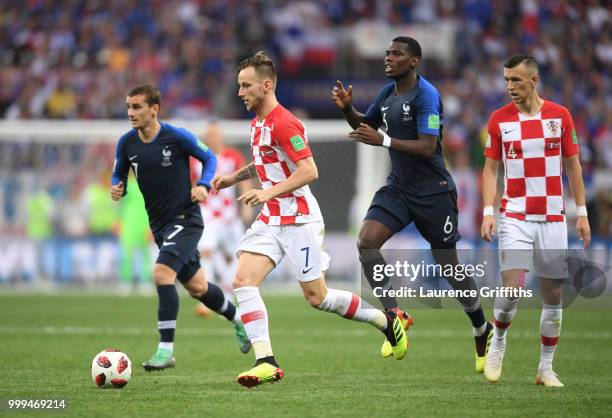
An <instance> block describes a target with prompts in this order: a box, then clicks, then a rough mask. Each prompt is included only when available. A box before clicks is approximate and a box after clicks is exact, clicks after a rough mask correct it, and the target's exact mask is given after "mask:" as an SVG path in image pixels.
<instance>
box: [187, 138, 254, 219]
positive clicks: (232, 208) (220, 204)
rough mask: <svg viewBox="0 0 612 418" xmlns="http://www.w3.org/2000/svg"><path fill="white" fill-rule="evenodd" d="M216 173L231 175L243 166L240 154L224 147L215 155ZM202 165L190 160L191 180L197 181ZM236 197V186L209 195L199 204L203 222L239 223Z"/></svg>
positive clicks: (197, 161)
mask: <svg viewBox="0 0 612 418" xmlns="http://www.w3.org/2000/svg"><path fill="white" fill-rule="evenodd" d="M216 157H217V172H216V173H215V175H224V174H229V173H233V172H234V171H236V170H238V169H239V168H241V167H243V166H244V165H245V162H244V157H243V156H242V154H241V153H240V152H239V151H238V150H236V149H234V148H231V147H225V148H223V150H222V151H221V152H220V153H219V154H217V155H216ZM201 170H202V163H201V162H200V161H199V160H197V159H196V158H191V178H192V179H199V178H200V172H201ZM237 197H238V196H237V195H236V186H235V185H234V186H231V187H227V188H225V189H221V190H219V191H218V192H217V193H209V194H208V199H207V200H206V201H205V202H200V206H201V208H202V216H203V217H204V222H222V223H225V224H231V223H233V222H236V221H240V216H239V214H240V213H239V207H238V205H239V202H238V201H237V200H236V199H237Z"/></svg>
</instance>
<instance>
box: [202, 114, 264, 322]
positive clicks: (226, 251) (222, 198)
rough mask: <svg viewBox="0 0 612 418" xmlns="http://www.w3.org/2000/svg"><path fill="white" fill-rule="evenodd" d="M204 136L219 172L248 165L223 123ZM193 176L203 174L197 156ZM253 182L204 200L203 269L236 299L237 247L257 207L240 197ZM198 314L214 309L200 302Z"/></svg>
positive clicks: (207, 131)
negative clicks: (230, 142)
mask: <svg viewBox="0 0 612 418" xmlns="http://www.w3.org/2000/svg"><path fill="white" fill-rule="evenodd" d="M202 139H203V140H204V142H205V143H206V145H207V146H208V148H209V149H210V150H211V151H212V152H213V154H215V156H216V157H217V172H216V174H217V175H220V176H221V175H225V174H230V173H233V172H234V171H237V170H238V169H240V168H242V167H243V166H244V165H245V162H244V157H243V156H242V154H241V153H240V151H238V150H237V149H235V148H232V147H229V146H226V145H225V143H224V139H223V131H222V130H221V126H220V125H219V124H218V123H216V122H211V123H209V124H208V126H207V127H206V130H205V131H204V133H203V134H202ZM191 163H192V165H191V168H192V176H191V177H192V179H194V178H196V177H199V173H200V172H201V169H202V164H201V163H200V162H199V161H198V160H197V159H195V158H192V159H191ZM250 186H251V182H240V183H238V185H237V187H238V190H236V187H234V186H231V187H228V188H225V189H221V190H219V191H218V192H217V193H210V194H209V195H208V199H207V200H206V201H204V202H200V209H201V211H202V217H203V218H204V221H205V222H206V227H205V228H204V233H203V234H202V238H200V241H199V242H198V251H200V255H201V256H202V268H204V273H205V276H206V279H207V280H208V281H211V282H217V283H218V284H219V285H220V286H221V289H222V290H223V293H225V296H226V297H227V298H230V299H233V297H234V293H233V292H232V280H233V279H234V276H235V274H236V269H237V268H238V259H237V258H236V249H237V248H238V244H239V243H240V237H242V234H243V233H244V225H245V224H247V223H249V222H251V220H252V217H253V208H252V207H250V206H248V205H240V204H239V203H238V201H237V200H236V198H237V197H238V196H240V195H241V194H243V193H246V192H247V191H248V190H249V188H250ZM196 313H197V314H198V315H201V316H203V317H206V318H208V317H211V316H212V312H211V311H210V310H209V309H208V308H206V306H205V305H204V304H203V303H198V305H197V306H196Z"/></svg>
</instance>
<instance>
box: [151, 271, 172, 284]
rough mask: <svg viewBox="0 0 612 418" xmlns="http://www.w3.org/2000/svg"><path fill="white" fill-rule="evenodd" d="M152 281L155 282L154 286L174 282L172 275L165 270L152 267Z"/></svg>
mask: <svg viewBox="0 0 612 418" xmlns="http://www.w3.org/2000/svg"><path fill="white" fill-rule="evenodd" d="M153 282H154V283H155V286H164V285H168V284H174V276H173V275H172V274H170V273H169V272H167V271H165V270H161V269H154V270H153Z"/></svg>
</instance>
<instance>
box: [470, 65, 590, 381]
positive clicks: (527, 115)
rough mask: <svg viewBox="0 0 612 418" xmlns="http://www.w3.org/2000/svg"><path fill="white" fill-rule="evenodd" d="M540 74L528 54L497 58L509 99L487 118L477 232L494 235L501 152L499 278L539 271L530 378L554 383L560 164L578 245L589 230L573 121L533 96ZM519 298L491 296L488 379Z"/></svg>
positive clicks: (561, 228)
mask: <svg viewBox="0 0 612 418" xmlns="http://www.w3.org/2000/svg"><path fill="white" fill-rule="evenodd" d="M539 79H540V75H539V68H538V63H537V62H536V60H535V59H534V57H532V56H530V55H515V56H513V57H511V58H509V59H508V60H507V61H506V62H505V63H504V80H505V81H506V88H507V91H508V94H509V95H510V98H511V99H512V102H511V103H508V104H507V105H505V106H503V107H501V108H500V109H498V110H496V111H495V112H493V114H491V118H490V119H489V128H488V132H489V134H488V136H487V142H486V146H485V153H484V154H485V157H486V159H485V166H484V170H483V186H482V200H483V204H484V209H483V220H482V228H481V233H482V237H483V238H484V239H485V240H486V241H492V236H493V235H494V234H495V227H496V221H495V215H494V211H493V203H494V200H495V194H496V191H497V169H498V166H499V161H500V160H502V159H503V163H504V186H505V187H504V196H503V197H502V200H501V207H500V215H501V216H500V220H499V254H500V257H499V259H500V270H501V277H502V284H503V286H504V287H510V288H513V289H519V288H522V287H524V286H525V272H526V271H529V270H530V269H531V268H532V266H533V269H534V271H535V274H536V275H537V276H538V277H539V278H540V294H541V296H542V315H541V317H540V340H541V345H540V363H539V365H538V371H537V374H536V383H537V384H539V385H544V386H553V387H561V386H563V383H561V381H560V380H559V378H558V376H557V374H556V373H555V372H554V371H553V369H552V362H553V356H554V354H555V350H556V348H557V343H558V342H559V336H560V334H561V321H562V312H563V311H562V301H561V284H562V283H563V280H564V279H565V278H567V277H568V267H567V249H568V243H567V224H566V222H565V204H564V202H563V183H562V181H561V164H562V163H563V165H564V166H565V171H566V173H567V178H568V179H569V185H570V188H571V190H572V192H573V195H574V200H575V202H576V207H577V211H576V212H577V220H576V231H577V232H578V237H579V238H580V239H581V240H583V242H584V243H583V244H584V248H585V249H586V248H587V247H588V246H589V243H590V241H591V230H590V227H589V221H588V219H587V209H586V206H585V193H584V183H583V181H582V168H581V166H580V159H579V158H578V151H579V146H578V136H577V135H576V131H575V129H574V121H573V120H572V116H571V114H570V112H569V111H568V110H567V109H566V108H565V107H563V106H560V105H558V104H555V103H553V102H551V101H548V100H544V99H542V98H541V97H540V95H539V94H538V92H537V90H536V86H537V84H538V81H539ZM518 301H519V297H518V296H517V295H512V296H510V297H497V298H496V299H495V309H494V315H495V324H494V325H495V328H494V336H493V338H492V340H491V347H490V349H489V354H488V356H487V360H486V364H485V368H484V376H485V378H486V379H487V380H488V381H489V382H497V381H498V380H499V378H500V377H501V372H502V362H503V360H504V354H505V350H506V331H507V329H508V327H509V326H510V323H511V322H512V319H513V318H514V315H515V314H516V306H517V304H518Z"/></svg>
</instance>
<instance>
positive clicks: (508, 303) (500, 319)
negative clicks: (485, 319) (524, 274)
mask: <svg viewBox="0 0 612 418" xmlns="http://www.w3.org/2000/svg"><path fill="white" fill-rule="evenodd" d="M518 301H519V300H518V298H516V299H508V298H505V297H498V298H496V299H495V307H494V309H493V316H494V317H495V321H494V322H495V323H494V325H495V328H494V334H493V335H495V337H497V338H498V339H504V338H506V331H507V329H508V327H509V326H510V323H511V322H512V319H514V315H515V314H516V305H518Z"/></svg>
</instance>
